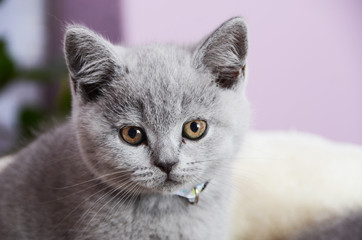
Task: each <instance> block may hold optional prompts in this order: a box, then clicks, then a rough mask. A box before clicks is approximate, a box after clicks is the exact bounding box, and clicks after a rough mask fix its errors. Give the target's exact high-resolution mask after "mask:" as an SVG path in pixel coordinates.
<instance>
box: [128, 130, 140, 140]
mask: <svg viewBox="0 0 362 240" xmlns="http://www.w3.org/2000/svg"><path fill="white" fill-rule="evenodd" d="M137 131H139V130H137V129H135V128H130V129H129V130H128V136H129V137H130V138H135V137H136V136H137Z"/></svg>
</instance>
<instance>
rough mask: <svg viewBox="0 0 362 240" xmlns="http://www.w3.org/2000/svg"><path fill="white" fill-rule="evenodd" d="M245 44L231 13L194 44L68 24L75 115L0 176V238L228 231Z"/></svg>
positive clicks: (244, 121) (242, 119)
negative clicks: (121, 36) (153, 41)
mask: <svg viewBox="0 0 362 240" xmlns="http://www.w3.org/2000/svg"><path fill="white" fill-rule="evenodd" d="M247 45H248V44H247V30H246V25H245V22H244V21H243V20H242V19H241V18H238V17H237V18H233V19H230V20H229V21H227V22H225V23H224V24H222V25H221V26H220V27H219V28H218V29H217V30H216V31H214V32H213V33H212V34H211V35H210V36H208V37H207V38H206V40H205V41H203V42H202V43H201V44H199V45H197V46H196V47H194V48H193V49H188V48H183V47H177V46H174V45H149V46H143V47H135V48H123V47H120V46H114V45H112V44H111V43H110V42H108V41H107V40H105V39H103V38H102V37H100V36H98V35H97V34H95V33H93V32H92V31H90V30H88V29H86V28H84V27H81V26H70V27H69V28H68V29H67V32H66V36H65V56H66V62H67V65H68V68H69V72H70V79H71V80H70V83H71V86H72V94H73V103H72V108H73V109H72V116H71V118H70V120H69V121H68V122H67V123H65V124H64V125H62V126H59V127H57V128H56V129H54V130H52V131H50V132H48V133H46V134H44V135H42V136H40V137H39V138H38V139H37V140H36V141H35V142H33V143H32V144H30V145H29V146H28V147H26V148H25V149H23V150H22V151H20V152H19V153H18V154H16V155H15V156H14V161H13V162H12V163H11V164H10V165H9V166H8V167H7V168H6V169H5V170H4V171H3V172H2V173H1V175H0V192H1V195H0V239H47V240H49V239H225V238H227V234H228V221H229V211H230V209H229V207H230V202H229V201H230V199H229V193H230V180H231V179H230V172H231V164H232V162H233V158H234V157H235V154H236V153H237V151H238V149H239V146H240V145H241V141H242V139H243V136H244V133H245V131H246V129H247V127H248V115H249V114H248V104H247V101H246V99H245V94H244V88H245V84H246V82H245V81H246V79H245V66H246V55H247V48H248V46H247ZM206 184H207V187H206V188H205V185H206ZM200 186H201V187H200ZM201 191H202V192H201ZM183 193H184V195H183ZM197 201H198V204H192V203H197Z"/></svg>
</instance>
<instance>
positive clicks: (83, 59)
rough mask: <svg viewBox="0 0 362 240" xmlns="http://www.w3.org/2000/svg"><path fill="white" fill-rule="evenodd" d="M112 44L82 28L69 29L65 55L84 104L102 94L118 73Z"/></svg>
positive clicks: (72, 80)
mask: <svg viewBox="0 0 362 240" xmlns="http://www.w3.org/2000/svg"><path fill="white" fill-rule="evenodd" d="M113 51H114V50H113V49H112V44H111V43H110V42H108V41H107V40H105V39H104V38H102V37H101V36H99V35H97V34H96V33H94V32H92V31H91V30H89V29H87V28H85V27H83V26H78V25H71V26H69V27H67V31H66V34H65V41H64V52H65V58H66V62H67V66H68V69H69V73H70V78H71V84H72V85H73V92H74V93H75V94H76V95H80V97H81V99H82V100H83V101H84V102H90V101H94V100H95V99H97V98H98V97H99V96H101V95H102V93H103V91H102V88H103V87H104V86H105V85H106V84H107V83H109V82H110V81H111V79H112V78H113V77H114V76H115V74H116V71H117V63H116V62H117V60H116V55H115V53H114V52H113Z"/></svg>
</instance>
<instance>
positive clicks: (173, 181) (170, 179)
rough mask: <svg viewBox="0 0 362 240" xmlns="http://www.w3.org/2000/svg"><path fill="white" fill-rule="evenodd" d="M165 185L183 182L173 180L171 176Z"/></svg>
mask: <svg viewBox="0 0 362 240" xmlns="http://www.w3.org/2000/svg"><path fill="white" fill-rule="evenodd" d="M165 183H169V184H175V185H176V184H181V182H179V181H176V180H173V179H172V178H171V177H170V176H169V175H167V178H166V180H165Z"/></svg>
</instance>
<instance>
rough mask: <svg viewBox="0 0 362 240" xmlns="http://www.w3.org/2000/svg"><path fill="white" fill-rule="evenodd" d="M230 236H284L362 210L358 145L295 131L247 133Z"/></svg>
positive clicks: (262, 239)
mask: <svg viewBox="0 0 362 240" xmlns="http://www.w3.org/2000/svg"><path fill="white" fill-rule="evenodd" d="M235 172H236V174H235V176H236V181H235V182H236V183H237V186H236V189H237V191H236V192H237V193H236V195H235V199H234V200H235V208H234V220H233V222H234V230H233V239H240V240H254V239H255V240H269V239H270V240H271V239H274V240H275V239H278V240H281V239H288V238H289V236H290V235H293V234H295V233H297V232H299V231H303V230H304V229H305V228H308V227H309V226H312V225H315V224H318V223H321V222H323V221H325V220H328V219H331V218H333V217H339V216H343V215H345V214H349V213H351V212H354V211H356V210H359V209H362V181H361V180H362V147H361V146H357V145H352V144H346V143H336V142H332V141H329V140H327V139H324V138H322V137H319V136H316V135H312V134H306V133H298V132H257V133H252V134H250V135H249V136H248V137H247V140H246V142H245V143H244V146H243V149H242V151H241V154H240V156H239V159H238V161H237V165H236V167H235Z"/></svg>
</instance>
